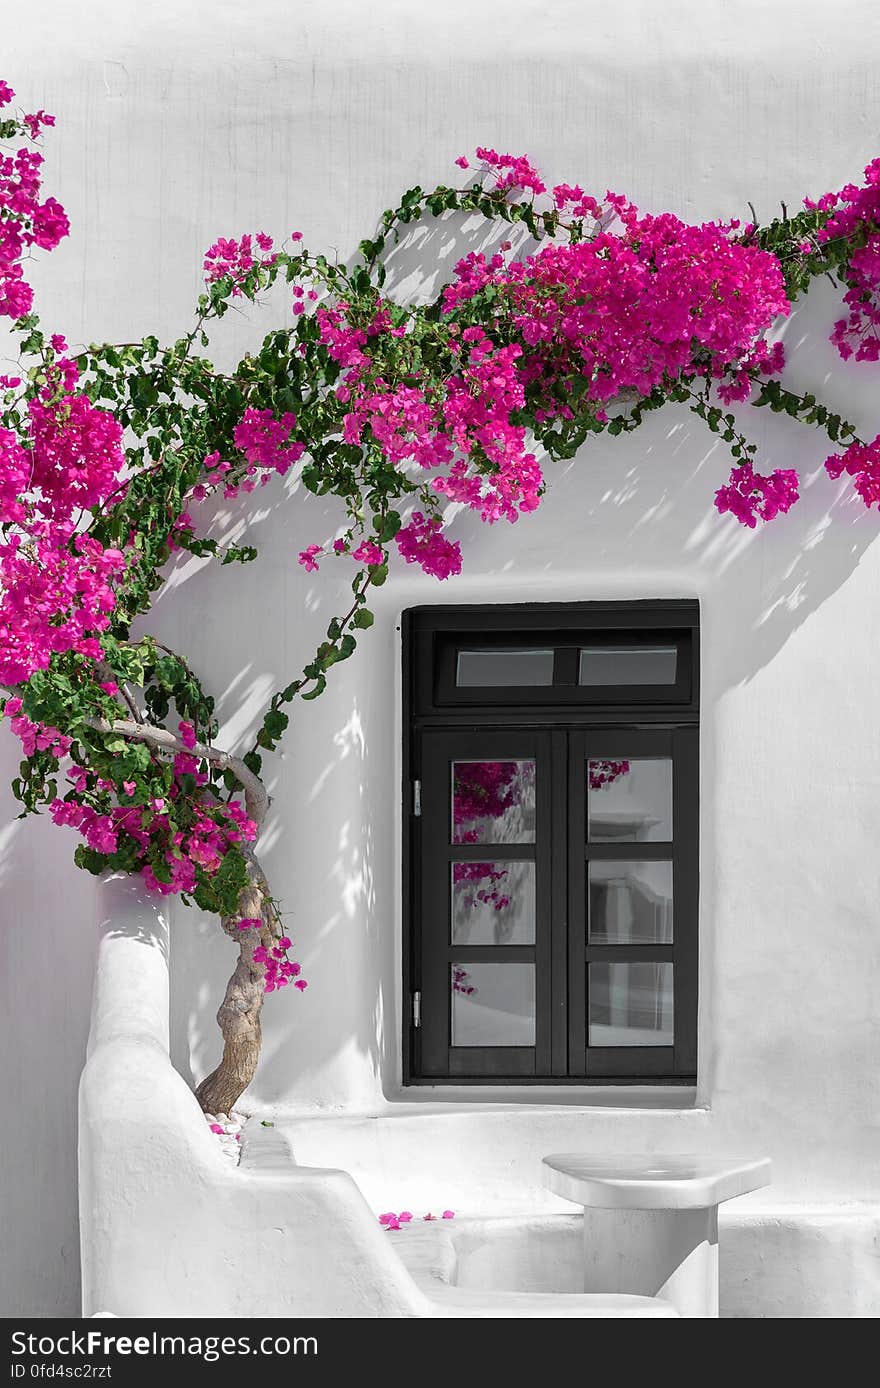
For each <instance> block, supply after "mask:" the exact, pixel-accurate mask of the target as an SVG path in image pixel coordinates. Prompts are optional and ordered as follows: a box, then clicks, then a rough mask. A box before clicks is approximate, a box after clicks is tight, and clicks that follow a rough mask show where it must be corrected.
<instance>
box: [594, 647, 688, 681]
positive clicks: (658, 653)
mask: <svg viewBox="0 0 880 1388" xmlns="http://www.w3.org/2000/svg"><path fill="white" fill-rule="evenodd" d="M676 659H677V652H676V648H675V646H585V647H583V649H582V650H581V662H580V670H579V673H578V684H675V668H676Z"/></svg>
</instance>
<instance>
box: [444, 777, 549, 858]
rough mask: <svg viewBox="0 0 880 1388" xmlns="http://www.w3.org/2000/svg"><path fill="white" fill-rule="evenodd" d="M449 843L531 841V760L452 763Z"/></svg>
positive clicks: (533, 826)
mask: <svg viewBox="0 0 880 1388" xmlns="http://www.w3.org/2000/svg"><path fill="white" fill-rule="evenodd" d="M452 842H453V843H534V842H535V763H534V761H456V762H453V763H452Z"/></svg>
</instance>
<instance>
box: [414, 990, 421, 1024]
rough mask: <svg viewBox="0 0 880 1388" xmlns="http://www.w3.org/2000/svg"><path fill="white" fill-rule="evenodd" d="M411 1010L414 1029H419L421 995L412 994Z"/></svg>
mask: <svg viewBox="0 0 880 1388" xmlns="http://www.w3.org/2000/svg"><path fill="white" fill-rule="evenodd" d="M412 1009H413V1013H412V1024H413V1026H414V1027H420V1026H421V1025H422V995H421V993H413V995H412Z"/></svg>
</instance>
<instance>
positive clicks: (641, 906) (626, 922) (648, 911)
mask: <svg viewBox="0 0 880 1388" xmlns="http://www.w3.org/2000/svg"><path fill="white" fill-rule="evenodd" d="M589 878H590V887H589V921H590V924H589V940H590V943H591V944H594V945H640V944H650V945H671V944H672V864H671V863H670V862H665V863H639V862H623V861H620V860H618V861H616V862H606V861H601V862H600V861H599V859H594V860H593V861H592V862H591V863H590V865H589Z"/></svg>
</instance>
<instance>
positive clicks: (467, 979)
mask: <svg viewBox="0 0 880 1388" xmlns="http://www.w3.org/2000/svg"><path fill="white" fill-rule="evenodd" d="M451 982H452V1044H453V1046H534V1044H535V966H534V964H507V963H504V964H467V965H465V964H453V965H452V980H451Z"/></svg>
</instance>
